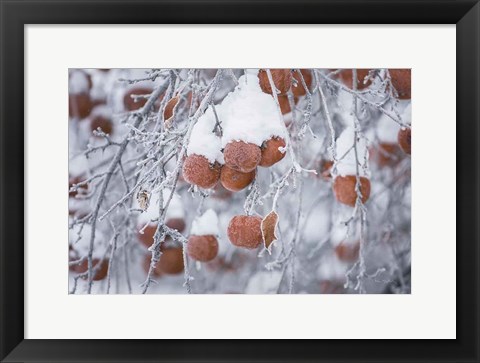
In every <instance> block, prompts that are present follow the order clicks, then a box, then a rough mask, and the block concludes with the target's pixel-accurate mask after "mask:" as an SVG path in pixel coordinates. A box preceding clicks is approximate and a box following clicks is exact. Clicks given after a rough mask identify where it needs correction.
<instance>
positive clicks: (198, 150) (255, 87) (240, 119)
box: [187, 69, 286, 164]
mask: <svg viewBox="0 0 480 363" xmlns="http://www.w3.org/2000/svg"><path fill="white" fill-rule="evenodd" d="M257 74H258V70H251V69H250V70H247V72H246V74H245V75H243V76H241V77H240V78H239V80H238V82H239V84H238V86H237V87H236V88H235V90H234V91H232V92H230V93H229V94H228V95H227V96H226V97H225V98H224V100H223V101H222V102H221V103H220V104H218V105H216V106H215V111H216V113H217V116H218V119H219V121H220V123H221V126H222V129H223V135H222V138H221V139H220V138H219V137H218V136H216V135H215V133H214V132H213V129H214V128H215V123H216V118H215V114H214V112H213V108H212V107H211V106H210V107H208V109H207V110H206V112H205V113H204V114H203V115H202V116H201V117H200V118H199V119H198V121H197V123H196V125H195V126H194V128H193V130H192V137H191V139H190V144H189V145H188V148H187V155H192V154H198V155H203V156H205V157H206V158H207V159H208V160H209V161H210V162H211V163H213V162H215V161H217V162H219V163H220V164H223V163H224V159H223V154H222V148H224V147H225V145H227V144H228V143H229V142H231V141H244V142H248V143H252V144H255V145H258V146H261V145H262V143H263V142H264V141H267V140H269V139H271V138H272V137H281V138H283V139H285V138H286V129H285V124H284V121H283V117H280V114H279V111H278V109H277V104H276V103H275V101H274V99H273V97H272V96H271V95H269V94H267V93H264V92H263V91H262V90H261V88H260V84H259V80H258V75H257Z"/></svg>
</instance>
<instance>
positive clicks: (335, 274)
mask: <svg viewBox="0 0 480 363" xmlns="http://www.w3.org/2000/svg"><path fill="white" fill-rule="evenodd" d="M347 267H348V265H347V264H345V263H344V262H341V261H339V260H337V259H334V258H330V259H328V260H327V259H323V260H322V261H320V265H319V266H318V270H317V276H318V277H319V278H320V279H322V280H333V281H343V280H345V274H346V272H347Z"/></svg>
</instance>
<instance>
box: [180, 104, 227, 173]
mask: <svg viewBox="0 0 480 363" xmlns="http://www.w3.org/2000/svg"><path fill="white" fill-rule="evenodd" d="M215 123H216V119H215V114H214V112H213V108H212V106H209V107H208V108H207V110H206V111H205V113H204V114H203V115H202V116H200V117H199V119H198V121H197V123H196V124H195V126H194V127H193V130H192V137H191V138H190V143H189V144H188V148H187V155H192V154H197V155H202V156H204V157H206V158H207V159H208V161H209V162H211V163H214V162H215V161H217V162H219V163H220V164H224V160H223V153H222V142H221V139H220V137H218V136H217V135H216V134H215V132H213V130H214V128H215Z"/></svg>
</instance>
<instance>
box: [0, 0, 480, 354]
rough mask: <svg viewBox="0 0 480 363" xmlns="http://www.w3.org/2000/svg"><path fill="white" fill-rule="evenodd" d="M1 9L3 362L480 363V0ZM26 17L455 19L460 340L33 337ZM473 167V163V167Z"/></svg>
mask: <svg viewBox="0 0 480 363" xmlns="http://www.w3.org/2000/svg"><path fill="white" fill-rule="evenodd" d="M112 9H114V11H112ZM346 9H348V11H345V10H346ZM0 14H1V20H0V21H1V29H2V31H1V43H0V47H1V54H0V60H1V75H0V82H1V88H0V112H1V114H0V137H1V158H0V174H1V182H0V221H1V229H0V233H1V234H0V258H1V264H0V274H1V275H0V278H1V279H0V282H1V291H0V360H1V361H2V362H47V361H48V362H74V361H81V362H93V361H102V362H110V361H111V362H143V361H146V362H153V361H158V362H167V361H168V362H180V361H181V362H186V361H188V362H201V361H226V362H253V361H255V362H323V361H325V362H413V361H415V362H427V361H428V362H479V361H480V346H479V340H480V337H479V327H480V320H479V318H480V315H479V310H480V309H479V291H480V289H479V286H480V280H479V275H480V274H479V261H480V256H479V225H480V224H479V223H478V220H479V217H480V216H479V213H478V211H479V196H480V194H479V189H480V180H479V170H480V168H479V167H478V165H479V151H480V150H479V144H480V143H479V140H480V133H479V130H480V128H479V125H480V111H479V100H480V93H479V88H480V71H479V69H480V4H479V2H478V1H471V0H468V1H467V0H462V1H454V0H448V1H420V0H414V1H385V0H379V1H354V0H345V1H306V0H300V1H292V0H289V1H266V0H263V1H251V0H247V1H238V0H237V1H224V2H221V1H213V0H210V1H203V0H198V1H191V0H190V1H183V0H180V1H157V0H155V1H153V0H142V1H130V0H129V1H119V0H113V1H109V0H101V1H90V0H80V1H74V2H72V1H68V0H49V1H36V0H34V1H31V0H28V1H12V0H7V1H5V0H0ZM27 24H456V39H457V45H456V47H457V49H456V52H457V70H456V76H457V97H456V107H457V121H456V127H457V134H456V135H457V149H456V151H457V161H458V162H457V166H456V173H457V174H456V175H457V184H458V185H457V243H456V246H457V256H456V257H457V264H456V266H457V271H456V273H457V276H456V278H457V285H456V286H457V339H455V340H408V339H405V340H281V341H279V340H218V341H217V340H135V339H132V340H86V339H85V340H32V339H24V326H25V314H24V301H25V300H24V299H25V298H26V296H25V295H24V270H25V268H27V267H26V266H24V243H23V242H24V223H25V222H24V220H25V219H24V218H25V214H26V212H25V210H24V205H25V203H26V199H27V198H28V195H26V194H25V189H24V181H25V178H28V175H27V174H26V173H25V171H24V168H25V165H24V155H25V154H24V149H25V148H26V147H28V145H25V144H24V134H25V129H24V122H23V120H24V94H25V89H24V82H25V74H24V62H22V60H25V52H24V47H25V35H24V29H25V25H27ZM285 26H288V25H285ZM7 90H8V91H7ZM472 165H474V166H476V168H474V170H472V167H471V166H472ZM451 172H454V171H451ZM19 231H21V232H19ZM439 324H441V316H439ZM159 352H161V354H160V353H159Z"/></svg>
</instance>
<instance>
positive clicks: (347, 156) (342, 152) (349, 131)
mask: <svg viewBox="0 0 480 363" xmlns="http://www.w3.org/2000/svg"><path fill="white" fill-rule="evenodd" d="M354 135H355V130H354V128H353V127H350V126H348V127H347V128H345V130H344V131H343V132H342V133H341V134H340V136H339V137H338V138H337V141H336V152H337V160H338V162H337V165H336V174H337V176H338V175H341V176H346V175H356V173H357V167H356V165H357V162H356V157H355V150H354V147H353V145H354ZM356 144H357V154H358V161H359V164H360V165H359V166H358V172H359V175H360V176H365V177H368V176H369V172H368V147H367V141H366V139H365V138H363V137H360V138H358V140H357V143H356ZM364 163H366V164H367V170H365V168H363V167H362V166H363V165H364Z"/></svg>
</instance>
